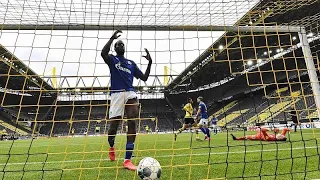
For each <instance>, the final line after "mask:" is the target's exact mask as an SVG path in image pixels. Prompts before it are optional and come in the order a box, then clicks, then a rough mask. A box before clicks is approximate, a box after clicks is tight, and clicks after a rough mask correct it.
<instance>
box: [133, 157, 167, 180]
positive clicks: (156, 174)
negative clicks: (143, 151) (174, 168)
mask: <svg viewBox="0 0 320 180" xmlns="http://www.w3.org/2000/svg"><path fill="white" fill-rule="evenodd" d="M137 173H138V176H139V177H140V178H141V179H142V180H157V179H160V176H161V166H160V163H159V162H158V161H157V160H156V159H154V158H151V157H146V158H143V159H142V160H141V161H140V162H139V165H138V168H137Z"/></svg>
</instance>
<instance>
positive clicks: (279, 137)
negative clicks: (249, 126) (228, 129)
mask: <svg viewBox="0 0 320 180" xmlns="http://www.w3.org/2000/svg"><path fill="white" fill-rule="evenodd" d="M268 131H269V130H268V129H266V128H258V129H257V134H255V135H247V136H244V137H238V138H237V137H235V136H234V135H233V134H231V136H232V139H233V140H251V141H286V140H287V138H286V133H287V131H289V130H288V129H287V128H284V129H283V130H282V132H281V133H279V134H269V133H268ZM277 131H279V129H275V132H277Z"/></svg>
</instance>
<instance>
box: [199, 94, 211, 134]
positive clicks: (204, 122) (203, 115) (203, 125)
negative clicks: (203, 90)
mask: <svg viewBox="0 0 320 180" xmlns="http://www.w3.org/2000/svg"><path fill="white" fill-rule="evenodd" d="M197 102H198V103H199V108H198V112H197V116H196V119H197V120H198V119H200V121H199V123H198V125H199V128H200V129H201V131H202V132H203V134H205V136H206V137H205V140H210V130H209V128H208V113H207V106H206V105H205V104H204V102H203V97H201V96H199V97H198V98H197Z"/></svg>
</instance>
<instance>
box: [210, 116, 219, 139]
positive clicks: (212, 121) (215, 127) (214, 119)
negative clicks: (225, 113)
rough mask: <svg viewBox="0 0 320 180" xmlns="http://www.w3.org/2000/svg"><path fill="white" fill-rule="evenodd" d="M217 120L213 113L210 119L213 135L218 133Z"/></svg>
mask: <svg viewBox="0 0 320 180" xmlns="http://www.w3.org/2000/svg"><path fill="white" fill-rule="evenodd" d="M217 122H218V118H216V117H215V116H214V115H213V116H212V119H211V126H212V130H213V133H214V135H217V134H218V128H217Z"/></svg>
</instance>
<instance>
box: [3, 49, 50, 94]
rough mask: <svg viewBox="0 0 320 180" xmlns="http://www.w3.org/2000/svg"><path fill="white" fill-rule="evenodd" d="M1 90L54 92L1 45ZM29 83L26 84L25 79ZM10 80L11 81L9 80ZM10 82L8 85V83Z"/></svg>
mask: <svg viewBox="0 0 320 180" xmlns="http://www.w3.org/2000/svg"><path fill="white" fill-rule="evenodd" d="M0 74H2V75H1V78H0V81H1V83H0V84H1V88H6V89H11V90H20V91H22V90H35V89H43V90H52V89H53V88H52V86H50V85H49V84H48V83H47V82H45V81H44V80H43V79H42V78H41V77H39V76H38V75H37V74H36V73H35V72H34V71H33V70H32V69H31V68H29V67H28V66H27V65H26V64H24V63H23V62H22V61H20V60H19V59H18V58H17V57H16V56H15V55H14V54H12V53H11V52H10V51H8V50H7V49H6V48H5V47H3V46H2V45H1V44H0ZM26 78H27V81H26V82H25V79H26ZM8 79H9V80H8ZM7 81H8V83H7Z"/></svg>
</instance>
